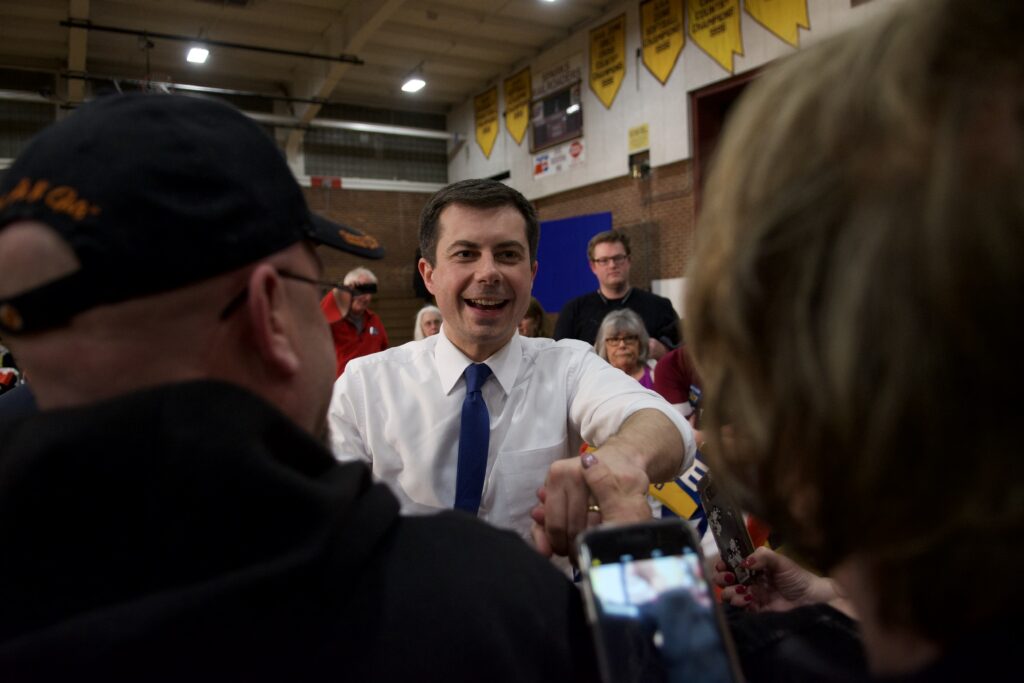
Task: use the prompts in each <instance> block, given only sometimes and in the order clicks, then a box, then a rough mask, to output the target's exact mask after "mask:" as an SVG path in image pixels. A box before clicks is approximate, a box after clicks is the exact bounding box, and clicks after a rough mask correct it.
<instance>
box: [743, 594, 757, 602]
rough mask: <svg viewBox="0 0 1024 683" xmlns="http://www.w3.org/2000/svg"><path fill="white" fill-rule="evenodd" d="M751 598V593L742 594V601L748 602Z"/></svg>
mask: <svg viewBox="0 0 1024 683" xmlns="http://www.w3.org/2000/svg"><path fill="white" fill-rule="evenodd" d="M753 599H754V596H753V595H744V596H743V602H750V601H751V600H753Z"/></svg>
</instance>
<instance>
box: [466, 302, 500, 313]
mask: <svg viewBox="0 0 1024 683" xmlns="http://www.w3.org/2000/svg"><path fill="white" fill-rule="evenodd" d="M463 301H465V302H466V305H467V306H469V307H470V308H477V309H479V310H481V311H497V310H500V309H502V308H505V306H507V305H508V299H463Z"/></svg>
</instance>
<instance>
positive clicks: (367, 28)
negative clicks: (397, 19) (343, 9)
mask: <svg viewBox="0 0 1024 683" xmlns="http://www.w3.org/2000/svg"><path fill="white" fill-rule="evenodd" d="M404 2H405V0H377V1H376V2H374V3H370V2H369V1H368V0H363V1H362V2H354V3H352V4H351V5H350V6H349V7H350V10H349V12H348V13H347V14H346V15H345V17H344V19H343V20H342V22H341V23H340V24H339V25H338V26H337V27H335V28H334V29H333V30H332V32H331V35H329V36H328V39H329V40H330V41H332V42H342V41H344V43H343V44H344V48H345V49H346V50H353V51H359V50H362V49H363V47H364V46H365V45H366V44H367V43H368V42H369V41H370V39H371V38H372V37H373V36H374V35H375V34H376V33H377V31H379V30H380V27H381V26H382V25H383V24H384V22H386V21H387V20H388V19H390V18H391V16H392V15H394V13H395V12H397V11H398V10H399V9H400V8H401V7H402V4H403V3H404ZM350 28H351V30H349V29H350ZM348 69H349V65H347V64H332V65H331V68H330V70H329V71H328V72H327V75H326V76H324V77H323V78H322V79H320V82H319V83H316V84H314V85H313V86H312V88H311V92H309V93H308V94H309V95H310V96H312V97H319V98H323V99H327V98H329V97H330V96H331V94H332V93H333V92H334V89H335V88H336V87H337V86H338V82H339V81H340V80H341V78H342V77H343V76H344V75H345V73H346V72H347V71H348ZM321 106H322V105H319V104H309V105H306V106H305V107H304V108H303V111H302V112H301V113H300V114H299V118H300V120H301V121H302V123H310V122H311V121H312V120H313V119H314V118H316V115H317V114H319V113H320V108H321ZM301 148H302V130H301V129H299V130H294V131H292V133H291V134H290V135H289V136H288V140H287V142H286V143H285V156H286V158H287V159H288V162H289V164H292V165H293V167H294V166H296V165H297V163H296V161H297V159H298V157H299V151H300V150H301Z"/></svg>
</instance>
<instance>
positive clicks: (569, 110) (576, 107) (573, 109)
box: [565, 104, 580, 114]
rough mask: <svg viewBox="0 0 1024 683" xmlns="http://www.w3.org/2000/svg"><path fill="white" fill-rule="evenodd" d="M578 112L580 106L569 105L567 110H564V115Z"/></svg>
mask: <svg viewBox="0 0 1024 683" xmlns="http://www.w3.org/2000/svg"><path fill="white" fill-rule="evenodd" d="M579 110H580V105H578V104H570V105H569V108H568V109H566V110H565V113H566V114H575V113H576V112H578V111H579Z"/></svg>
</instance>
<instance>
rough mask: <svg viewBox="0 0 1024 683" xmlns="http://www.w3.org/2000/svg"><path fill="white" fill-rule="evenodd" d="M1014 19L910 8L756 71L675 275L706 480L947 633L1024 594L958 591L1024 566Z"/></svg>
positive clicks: (929, 5) (891, 613) (1013, 8)
mask: <svg viewBox="0 0 1024 683" xmlns="http://www.w3.org/2000/svg"><path fill="white" fill-rule="evenodd" d="M1022 25H1024V3H1020V2H970V1H967V0H937V1H931V2H907V3H903V4H901V5H899V6H897V8H896V9H895V11H894V12H893V13H892V14H891V15H887V16H885V17H882V18H880V19H878V20H877V21H874V22H872V23H870V24H869V25H866V26H863V27H862V28H860V29H858V30H856V31H854V32H851V33H849V34H846V35H843V36H840V37H838V38H836V39H833V40H831V41H829V42H826V43H823V44H821V45H819V46H818V47H817V48H812V49H809V50H807V51H805V52H803V53H802V54H799V55H797V56H796V57H794V58H792V59H789V60H786V62H784V63H782V64H780V65H779V66H777V67H771V68H769V69H768V70H767V71H766V72H765V74H764V75H763V76H762V77H761V78H760V79H759V82H755V83H754V84H753V85H752V86H751V87H750V88H749V89H748V92H746V93H745V94H744V96H743V97H742V98H741V101H740V102H739V104H738V106H737V108H736V110H735V111H734V112H733V113H732V114H731V118H730V120H729V122H728V124H727V126H726V132H725V137H724V139H723V141H722V142H721V144H720V145H719V147H718V152H717V153H718V157H717V162H716V165H715V167H714V169H713V172H712V176H711V179H710V181H709V183H708V186H707V191H706V193H705V196H704V205H703V213H702V216H701V220H700V225H699V229H698V245H697V250H696V254H695V259H694V261H693V264H692V267H691V269H690V272H689V274H688V275H689V286H688V292H687V301H686V310H687V317H686V323H685V324H686V338H687V340H688V342H689V343H690V345H691V349H690V350H691V353H692V355H693V356H694V358H695V360H696V361H697V365H698V369H699V371H700V374H701V377H702V378H703V380H704V397H705V399H704V407H705V411H704V415H703V422H704V426H705V428H706V432H705V433H706V434H708V435H709V436H710V437H711V439H712V449H711V451H710V452H711V453H712V467H713V468H714V469H715V471H716V475H718V474H721V475H722V476H726V475H731V476H732V481H733V483H735V484H739V485H740V487H741V490H742V491H744V492H745V494H746V499H747V501H748V503H750V504H751V505H752V506H753V507H754V508H755V509H756V510H758V511H760V512H761V513H762V514H764V515H766V516H767V517H768V520H769V521H770V522H772V523H774V524H775V525H776V526H777V527H779V528H781V530H782V531H783V535H784V537H785V538H786V541H787V543H789V544H791V545H793V546H795V547H796V548H797V549H798V550H800V551H802V552H803V553H805V554H806V555H807V556H809V557H813V558H816V559H817V561H818V562H819V563H820V565H821V566H823V567H824V568H828V567H830V566H834V565H835V564H836V563H838V562H840V561H842V560H844V559H846V558H849V557H851V556H853V555H856V556H857V557H859V558H862V559H865V560H866V561H867V562H868V563H869V566H870V567H871V570H872V571H873V573H874V577H873V579H874V580H873V584H874V586H873V587H874V588H875V590H876V594H877V595H876V597H877V599H878V609H879V616H880V618H881V619H882V621H883V622H885V623H888V624H889V625H894V626H900V627H909V628H911V629H913V630H914V631H915V632H917V633H921V634H923V635H925V636H927V637H928V638H930V639H932V640H934V641H935V642H937V643H940V644H941V643H947V642H949V641H950V640H952V639H953V638H954V637H956V636H957V634H958V633H959V632H962V631H964V630H966V629H969V628H971V627H972V625H977V624H978V623H979V622H980V621H982V620H984V619H987V618H990V617H991V616H992V615H994V614H997V613H999V612H1001V611H1003V610H1006V609H1008V606H1010V605H1011V604H1012V605H1016V606H1019V605H1020V603H1021V597H1020V596H1018V595H1017V594H1016V591H1011V593H1013V595H1012V596H1010V595H1007V596H1005V598H1006V599H1003V596H1001V597H1000V599H999V600H993V599H992V597H991V595H989V594H985V593H984V592H979V591H973V590H971V591H966V592H965V591H964V586H965V585H966V584H970V583H973V582H976V581H977V580H978V574H977V563H978V561H979V558H985V559H984V561H985V563H986V565H988V566H992V567H1016V566H1020V565H1021V563H1022V560H1024V557H1022V551H1021V544H1020V543H1019V542H1018V539H1019V538H1020V537H1021V535H1022V532H1024V511H1022V504H1021V501H1024V482H1022V470H1021V467H1022V465H1021V463H1022V459H1021V458H1020V457H1019V454H1018V451H1019V450H1020V446H1019V444H1020V439H1021V424H1022V423H1024V420H1022V417H1024V415H1022V413H1021V409H1020V407H1019V406H1020V401H1019V392H1020V381H1021V377H1024V360H1022V359H1024V354H1022V351H1021V349H1022V348H1024V335H1022V333H1021V332H1020V327H1021V326H1020V325H1018V324H1014V323H1012V322H1009V318H1013V317H1019V315H1020V311H1022V310H1024V125H1022V121H1024V117H1022V112H1024V41H1021V40H1020V39H1019V36H1020V33H1019V32H1020V27H1021V26H1022ZM726 424H728V425H730V426H731V427H732V428H733V429H735V430H736V434H737V438H735V439H733V440H730V442H729V443H731V444H732V446H730V447H729V448H728V449H726V444H725V443H724V442H723V441H722V440H721V438H720V436H719V434H720V430H721V428H722V426H723V425H726ZM715 442H717V444H716V443H715ZM976 594H977V595H976ZM1011 611H1012V607H1011Z"/></svg>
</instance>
